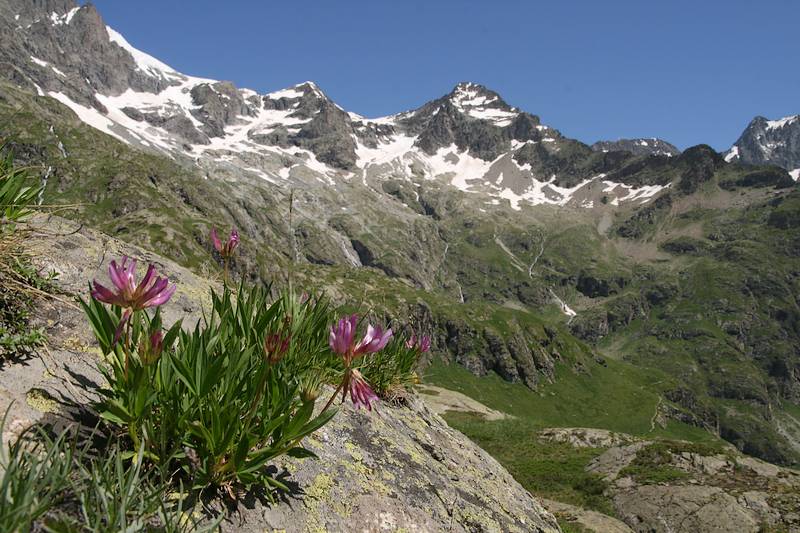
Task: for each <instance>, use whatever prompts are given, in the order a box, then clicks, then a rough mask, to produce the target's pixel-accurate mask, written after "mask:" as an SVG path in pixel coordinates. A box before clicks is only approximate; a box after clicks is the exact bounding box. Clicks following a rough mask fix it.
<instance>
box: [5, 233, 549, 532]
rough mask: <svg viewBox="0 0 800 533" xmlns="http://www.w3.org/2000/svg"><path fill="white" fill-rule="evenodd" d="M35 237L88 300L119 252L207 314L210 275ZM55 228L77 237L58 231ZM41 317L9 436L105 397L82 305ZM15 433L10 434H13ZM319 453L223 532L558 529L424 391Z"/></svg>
mask: <svg viewBox="0 0 800 533" xmlns="http://www.w3.org/2000/svg"><path fill="white" fill-rule="evenodd" d="M36 224H37V227H38V228H39V229H41V230H42V234H41V235H44V236H42V237H39V238H36V239H33V240H32V242H31V246H32V250H33V252H34V253H35V254H36V256H37V262H38V263H39V265H40V266H41V267H43V268H45V269H47V270H55V271H56V272H58V273H59V281H58V283H59V286H60V288H62V289H63V290H65V291H67V292H68V293H73V294H80V295H83V294H85V292H86V285H85V284H86V281H87V280H89V279H92V278H93V277H101V276H102V270H103V267H104V266H105V265H106V264H107V262H108V260H110V259H111V258H112V257H116V256H119V255H121V254H122V253H127V254H129V255H132V256H135V257H138V258H140V259H141V260H143V261H150V262H154V263H155V264H156V265H158V267H159V270H160V271H161V272H163V273H166V274H168V275H169V276H170V279H171V280H172V281H173V282H175V283H176V284H177V285H178V292H177V293H176V296H175V297H174V298H173V299H172V300H171V301H170V302H169V304H168V305H167V306H165V319H166V321H171V320H174V319H175V318H177V317H178V316H181V315H186V316H187V319H188V323H191V321H192V319H193V318H197V317H199V315H200V311H201V308H202V306H203V305H208V303H207V302H205V300H204V299H203V295H204V294H205V293H206V291H207V288H208V287H209V285H212V283H211V282H209V281H207V280H205V279H202V278H199V277H197V276H195V275H193V274H191V273H190V272H188V271H187V270H186V269H183V268H181V267H179V266H178V265H176V264H174V263H172V262H171V261H168V260H164V259H162V258H159V257H158V256H155V255H154V254H151V253H147V252H144V251H143V250H141V249H136V248H134V247H131V246H129V245H124V244H122V243H120V242H119V241H116V240H114V239H110V238H108V237H106V236H104V235H102V234H99V233H96V232H94V231H90V230H86V229H81V230H79V231H77V232H75V233H72V232H73V231H75V230H78V229H79V228H78V227H76V226H75V225H73V224H71V223H68V222H66V221H64V220H62V219H57V218H53V219H51V220H49V221H47V220H44V219H39V220H38V221H37V222H36ZM55 234H62V235H63V234H69V235H67V236H61V237H53V236H52V235H55ZM36 319H37V321H38V322H39V323H41V324H42V325H43V326H45V327H46V329H47V333H48V336H49V338H50V349H49V350H48V351H47V353H45V354H42V356H41V357H40V358H34V359H31V360H29V361H25V362H20V363H12V364H9V365H6V366H4V367H3V369H2V372H0V409H3V410H5V409H6V408H7V407H8V405H9V404H10V403H11V402H12V401H13V402H15V403H14V404H13V406H12V409H11V412H10V415H9V424H8V425H7V429H8V430H9V432H14V431H18V430H19V429H20V428H21V427H24V426H25V425H26V424H30V423H32V422H35V421H40V420H41V421H47V422H54V421H55V422H57V423H58V424H73V423H75V420H76V418H75V417H77V416H79V414H80V413H81V412H85V409H86V406H87V403H88V402H89V401H90V400H91V399H92V398H93V397H95V394H96V393H95V391H96V389H97V387H98V386H99V385H100V384H101V383H100V379H101V377H100V375H99V374H98V373H97V371H96V370H95V365H96V363H97V362H98V358H99V352H98V349H97V348H96V347H95V345H94V343H93V341H92V340H91V338H90V333H89V331H88V325H87V324H86V321H85V319H84V318H83V316H82V315H81V312H80V311H79V310H77V309H76V308H75V307H73V306H72V305H70V304H68V303H64V302H62V301H59V300H55V301H49V302H42V304H41V305H40V306H38V309H37V314H36ZM11 436H12V435H11V433H9V434H7V435H4V438H5V439H8V438H10V437H11ZM307 444H308V446H309V447H310V448H311V449H312V450H313V451H315V452H316V453H317V454H318V455H319V456H320V459H319V460H308V459H303V460H294V459H287V460H286V461H284V462H282V463H280V464H279V465H277V467H278V468H279V469H281V470H285V471H286V473H287V474H288V475H289V477H288V481H289V483H290V485H291V486H292V487H293V492H292V493H291V494H287V495H285V498H284V501H283V503H279V504H275V505H272V506H265V505H261V504H258V503H254V504H252V505H251V504H249V503H248V504H242V506H240V509H239V510H238V511H237V513H234V514H232V515H231V516H230V517H229V518H228V519H227V521H226V522H224V523H223V531H253V532H255V531H259V532H260V531H264V530H265V529H267V530H274V529H279V530H286V531H344V530H354V529H358V530H363V531H398V530H407V531H443V530H448V531H465V532H467V531H469V532H473V531H496V532H501V531H502V532H505V531H518V532H527V531H535V532H542V533H544V532H557V531H559V528H558V525H557V524H556V522H555V520H554V518H553V517H552V516H551V515H550V514H549V513H548V512H547V511H545V510H544V508H543V507H542V506H541V505H540V504H539V503H538V502H537V501H536V500H535V499H534V498H533V497H532V496H531V495H530V494H529V493H528V492H527V491H526V490H524V489H523V488H522V487H521V486H520V485H519V484H518V483H517V482H516V481H514V479H513V478H512V477H511V475H510V474H508V472H506V471H505V470H504V469H503V468H502V467H501V466H500V465H499V464H498V463H497V462H496V461H495V460H494V459H492V458H491V457H490V456H489V455H488V454H487V453H486V452H484V451H483V450H481V449H480V448H478V447H477V446H475V445H474V444H472V443H471V442H470V441H469V440H468V439H467V438H466V437H464V436H463V435H461V434H460V433H458V432H457V431H455V430H453V429H451V428H449V427H448V426H447V424H446V423H445V422H444V421H443V420H442V419H441V418H440V417H439V416H438V415H436V414H434V413H433V412H432V411H431V410H430V409H429V408H428V407H427V406H426V405H425V404H424V403H422V401H421V400H419V399H418V397H417V396H416V395H412V396H411V399H410V401H409V404H408V405H407V406H403V407H395V406H391V405H388V404H383V405H381V406H380V407H379V409H378V410H377V411H376V412H374V413H372V414H369V413H366V412H364V411H356V410H354V409H352V408H351V406H349V405H345V406H343V407H342V409H341V411H340V412H339V414H338V415H337V416H336V418H335V421H334V422H333V423H331V424H329V425H327V426H325V427H324V428H323V429H322V430H321V431H319V432H317V433H315V434H314V435H313V436H312V437H310V438H308V440H307Z"/></svg>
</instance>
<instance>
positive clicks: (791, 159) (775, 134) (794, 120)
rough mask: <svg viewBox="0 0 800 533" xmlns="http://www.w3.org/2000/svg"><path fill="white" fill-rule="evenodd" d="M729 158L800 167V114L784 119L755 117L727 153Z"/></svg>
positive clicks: (757, 163) (731, 159)
mask: <svg viewBox="0 0 800 533" xmlns="http://www.w3.org/2000/svg"><path fill="white" fill-rule="evenodd" d="M725 159H726V160H728V161H740V162H742V163H748V164H751V165H777V166H779V167H783V168H785V169H786V170H794V169H798V168H800V115H795V116H790V117H785V118H783V119H780V120H768V119H766V118H764V117H756V118H754V119H753V120H752V121H751V122H750V124H748V125H747V127H746V128H745V130H744V131H743V132H742V135H741V136H740V137H739V139H737V140H736V142H735V143H734V144H733V147H731V149H730V150H728V151H727V152H726V154H725Z"/></svg>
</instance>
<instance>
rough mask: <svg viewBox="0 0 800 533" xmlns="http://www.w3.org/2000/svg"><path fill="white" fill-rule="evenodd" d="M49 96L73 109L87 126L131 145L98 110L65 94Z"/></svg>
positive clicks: (55, 93) (51, 94)
mask: <svg viewBox="0 0 800 533" xmlns="http://www.w3.org/2000/svg"><path fill="white" fill-rule="evenodd" d="M47 95H48V96H50V97H52V98H55V99H56V100H58V101H59V102H61V103H62V104H64V105H66V106H67V107H69V108H70V109H72V110H73V111H74V112H75V114H76V115H78V118H79V119H81V120H82V121H83V122H85V123H86V124H88V125H89V126H91V127H93V128H95V129H98V130H100V131H102V132H104V133H107V134H109V135H111V136H113V137H116V138H117V139H119V140H121V141H122V142H124V143H127V144H130V143H129V141H128V140H127V139H125V138H124V137H121V136H120V135H119V134H117V133H115V132H114V131H113V130H112V129H111V128H112V126H114V122H113V121H111V120H109V119H108V118H107V117H105V116H104V115H103V114H102V113H100V112H99V111H98V110H96V109H94V108H91V107H86V106H83V105H81V104H79V103H77V102H74V101H72V100H71V99H70V98H69V96H67V95H65V94H63V93H57V92H49V93H47Z"/></svg>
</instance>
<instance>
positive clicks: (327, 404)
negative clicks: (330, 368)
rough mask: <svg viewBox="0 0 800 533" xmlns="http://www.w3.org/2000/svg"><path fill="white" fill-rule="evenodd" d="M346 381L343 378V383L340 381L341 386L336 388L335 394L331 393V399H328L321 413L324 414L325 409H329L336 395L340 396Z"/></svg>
mask: <svg viewBox="0 0 800 533" xmlns="http://www.w3.org/2000/svg"><path fill="white" fill-rule="evenodd" d="M344 381H345V380H342V382H341V383H339V386H338V387H337V388H336V390H335V391H333V394H331V397H330V399H329V400H328V403H326V404H325V407H323V408H322V411H320V414H322V413H324V412H325V411H327V410H328V407H330V406H331V404H332V403H333V400H335V399H336V396H338V394H339V392H340V391H341V390H342V387H344Z"/></svg>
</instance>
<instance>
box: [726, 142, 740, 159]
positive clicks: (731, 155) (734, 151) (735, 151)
mask: <svg viewBox="0 0 800 533" xmlns="http://www.w3.org/2000/svg"><path fill="white" fill-rule="evenodd" d="M738 157H739V147H738V146H736V145H735V144H734V145H733V146H732V147H731V149H730V150H728V153H727V154H725V162H726V163H730V162H731V161H733V160H734V159H737V158H738Z"/></svg>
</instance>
